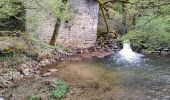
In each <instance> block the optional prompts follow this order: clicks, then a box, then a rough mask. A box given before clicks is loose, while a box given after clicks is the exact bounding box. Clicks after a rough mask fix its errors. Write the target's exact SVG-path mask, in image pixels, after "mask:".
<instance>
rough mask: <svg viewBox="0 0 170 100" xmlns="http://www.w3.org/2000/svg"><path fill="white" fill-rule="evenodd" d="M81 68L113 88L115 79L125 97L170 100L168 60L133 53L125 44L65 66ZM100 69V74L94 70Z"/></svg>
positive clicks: (169, 60) (169, 67) (169, 59)
mask: <svg viewBox="0 0 170 100" xmlns="http://www.w3.org/2000/svg"><path fill="white" fill-rule="evenodd" d="M83 65H86V67H88V68H89V69H90V70H93V73H95V74H96V73H97V74H96V76H97V77H98V78H100V79H101V80H102V81H103V82H106V83H110V85H115V80H116V84H117V86H119V87H123V88H120V90H121V91H123V92H126V93H124V94H126V96H132V95H135V96H139V97H140V99H138V100H170V58H165V57H155V56H154V57H150V56H144V55H142V54H138V53H135V52H133V51H132V49H131V48H130V45H129V44H126V43H125V44H124V46H123V49H122V50H120V51H119V52H117V53H114V54H112V55H110V56H107V57H105V58H99V59H92V60H83V61H81V62H76V63H75V62H72V63H71V64H70V63H69V65H68V66H83ZM101 68H102V70H103V71H101V70H98V69H101ZM87 74H88V73H87ZM121 93H122V92H120V94H118V95H121ZM141 96H143V97H144V99H141V98H142V97H141ZM121 100H124V99H121ZM125 100H126V99H125ZM127 100H134V99H127ZM136 100H137V99H136Z"/></svg>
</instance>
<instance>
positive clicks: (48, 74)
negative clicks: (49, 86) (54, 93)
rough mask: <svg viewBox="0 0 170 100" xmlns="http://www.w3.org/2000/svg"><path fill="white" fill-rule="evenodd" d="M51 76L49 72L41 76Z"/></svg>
mask: <svg viewBox="0 0 170 100" xmlns="http://www.w3.org/2000/svg"><path fill="white" fill-rule="evenodd" d="M50 75H51V72H47V73H44V74H43V75H42V77H48V76H50Z"/></svg>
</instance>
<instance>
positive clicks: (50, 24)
mask: <svg viewBox="0 0 170 100" xmlns="http://www.w3.org/2000/svg"><path fill="white" fill-rule="evenodd" d="M26 1H27V2H26V5H27V7H28V8H29V9H27V10H26V31H27V32H28V33H30V34H36V35H38V36H39V37H40V39H42V40H43V41H45V42H47V43H49V41H50V39H51V36H52V33H53V31H54V25H55V22H56V17H55V16H54V15H52V13H50V11H49V10H48V5H47V1H48V0H37V1H41V2H39V3H38V4H37V3H36V1H35V0H26ZM31 8H35V9H31Z"/></svg>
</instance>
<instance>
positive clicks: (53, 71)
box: [48, 69, 58, 73]
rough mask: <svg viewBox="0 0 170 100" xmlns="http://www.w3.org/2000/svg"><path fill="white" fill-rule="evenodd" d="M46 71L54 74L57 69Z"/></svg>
mask: <svg viewBox="0 0 170 100" xmlns="http://www.w3.org/2000/svg"><path fill="white" fill-rule="evenodd" d="M48 71H49V72H51V73H55V72H58V69H49V70H48Z"/></svg>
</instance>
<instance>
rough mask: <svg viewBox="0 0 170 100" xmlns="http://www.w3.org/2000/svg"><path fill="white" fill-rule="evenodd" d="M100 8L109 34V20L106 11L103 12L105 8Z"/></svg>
mask: <svg viewBox="0 0 170 100" xmlns="http://www.w3.org/2000/svg"><path fill="white" fill-rule="evenodd" d="M99 6H100V9H101V12H102V15H103V19H104V22H105V24H106V29H107V33H109V26H108V24H107V20H106V16H105V14H104V10H103V8H102V6H101V5H99Z"/></svg>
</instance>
